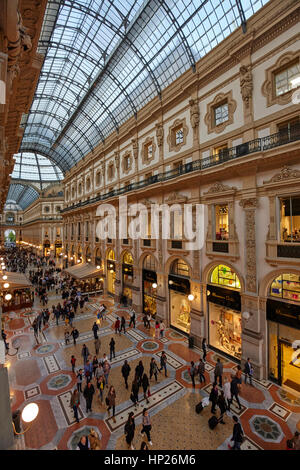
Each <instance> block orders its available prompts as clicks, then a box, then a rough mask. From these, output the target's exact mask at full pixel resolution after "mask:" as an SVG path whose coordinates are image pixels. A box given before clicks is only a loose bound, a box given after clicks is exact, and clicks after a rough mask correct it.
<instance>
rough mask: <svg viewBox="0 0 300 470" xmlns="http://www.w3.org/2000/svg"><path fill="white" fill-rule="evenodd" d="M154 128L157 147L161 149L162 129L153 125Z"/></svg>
mask: <svg viewBox="0 0 300 470" xmlns="http://www.w3.org/2000/svg"><path fill="white" fill-rule="evenodd" d="M155 127H156V140H157V145H158V147H161V146H162V145H163V142H164V128H163V126H162V124H155Z"/></svg>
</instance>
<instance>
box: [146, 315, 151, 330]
mask: <svg viewBox="0 0 300 470" xmlns="http://www.w3.org/2000/svg"><path fill="white" fill-rule="evenodd" d="M150 322H151V315H150V313H147V315H146V328H149V330H150V328H151V323H150Z"/></svg>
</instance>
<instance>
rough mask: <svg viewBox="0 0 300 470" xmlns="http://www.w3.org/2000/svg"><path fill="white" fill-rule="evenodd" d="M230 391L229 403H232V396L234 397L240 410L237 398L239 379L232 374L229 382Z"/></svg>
mask: <svg viewBox="0 0 300 470" xmlns="http://www.w3.org/2000/svg"><path fill="white" fill-rule="evenodd" d="M230 392H231V401H230V404H232V400H233V397H234V398H235V399H236V401H237V404H238V405H239V409H240V410H241V409H242V407H241V404H240V400H239V379H238V378H237V376H233V377H232V380H231V384H230Z"/></svg>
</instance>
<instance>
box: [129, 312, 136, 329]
mask: <svg viewBox="0 0 300 470" xmlns="http://www.w3.org/2000/svg"><path fill="white" fill-rule="evenodd" d="M131 324H133V328H135V311H134V310H133V311H132V312H131V315H130V322H129V328H130V327H131Z"/></svg>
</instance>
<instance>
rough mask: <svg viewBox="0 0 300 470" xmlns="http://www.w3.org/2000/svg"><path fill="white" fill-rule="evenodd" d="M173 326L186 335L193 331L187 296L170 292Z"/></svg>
mask: <svg viewBox="0 0 300 470" xmlns="http://www.w3.org/2000/svg"><path fill="white" fill-rule="evenodd" d="M170 303H171V325H172V326H174V327H175V328H178V329H180V330H182V331H185V332H186V333H190V330H191V316H190V311H191V307H190V302H189V300H188V298H187V295H185V294H180V293H178V292H173V291H170Z"/></svg>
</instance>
